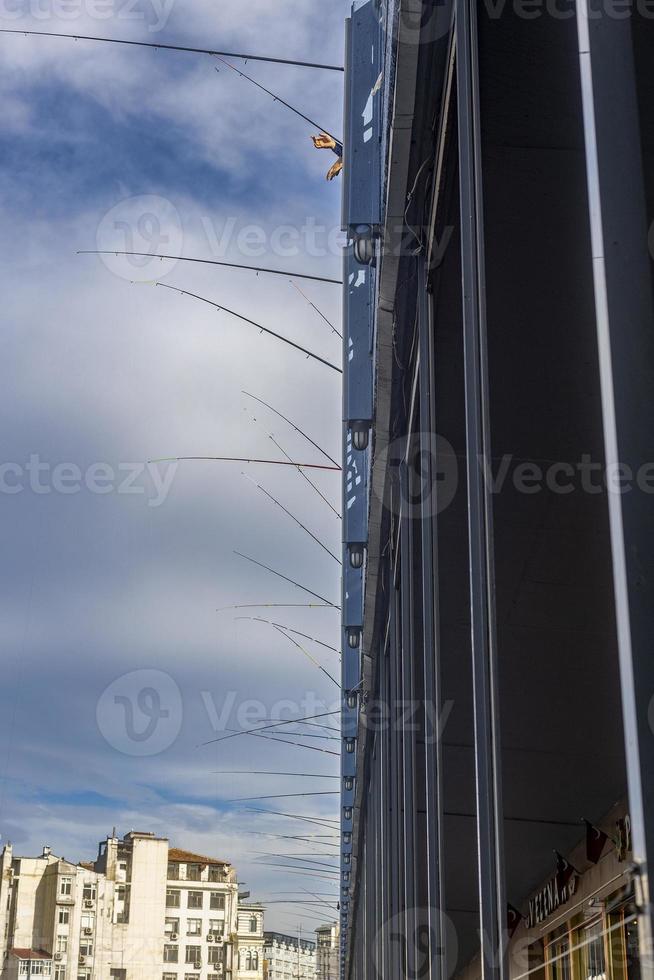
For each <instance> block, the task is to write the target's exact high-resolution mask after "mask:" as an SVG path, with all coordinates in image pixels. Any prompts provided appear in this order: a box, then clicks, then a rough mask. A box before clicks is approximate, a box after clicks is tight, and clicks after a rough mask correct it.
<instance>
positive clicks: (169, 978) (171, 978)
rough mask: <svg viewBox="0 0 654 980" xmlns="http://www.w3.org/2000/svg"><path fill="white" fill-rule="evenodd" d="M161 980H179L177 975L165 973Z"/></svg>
mask: <svg viewBox="0 0 654 980" xmlns="http://www.w3.org/2000/svg"><path fill="white" fill-rule="evenodd" d="M161 980H177V974H176V973H164V974H163V976H162V978H161Z"/></svg>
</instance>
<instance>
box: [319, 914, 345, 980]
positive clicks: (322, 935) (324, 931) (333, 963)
mask: <svg viewBox="0 0 654 980" xmlns="http://www.w3.org/2000/svg"><path fill="white" fill-rule="evenodd" d="M339 946H340V929H339V926H338V922H328V923H326V924H325V925H324V926H318V928H317V929H316V980H338V973H339V960H340V955H339Z"/></svg>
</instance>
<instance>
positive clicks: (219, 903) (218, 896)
mask: <svg viewBox="0 0 654 980" xmlns="http://www.w3.org/2000/svg"><path fill="white" fill-rule="evenodd" d="M209 908H212V909H224V908H225V896H224V895H223V894H222V892H211V895H210V896H209Z"/></svg>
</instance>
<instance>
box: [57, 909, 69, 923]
mask: <svg viewBox="0 0 654 980" xmlns="http://www.w3.org/2000/svg"><path fill="white" fill-rule="evenodd" d="M58 919H59V925H60V926H65V925H68V923H69V922H70V909H59V915H58Z"/></svg>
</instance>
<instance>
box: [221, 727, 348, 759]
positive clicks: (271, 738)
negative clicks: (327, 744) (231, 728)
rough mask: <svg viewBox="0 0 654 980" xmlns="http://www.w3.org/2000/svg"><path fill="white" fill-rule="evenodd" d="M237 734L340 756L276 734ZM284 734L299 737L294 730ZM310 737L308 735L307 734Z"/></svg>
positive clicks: (328, 750)
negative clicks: (290, 740)
mask: <svg viewBox="0 0 654 980" xmlns="http://www.w3.org/2000/svg"><path fill="white" fill-rule="evenodd" d="M235 734H237V735H251V736H252V737H253V738H265V739H267V741H269V742H280V743H281V744H282V745H293V746H294V747H295V748H297V749H311V750H312V751H313V752H322V753H323V754H324V755H333V756H336V757H337V758H339V757H340V753H339V752H332V750H331V749H322V748H320V746H319V745H307V744H306V743H305V742H289V741H288V739H286V738H279V737H277V736H276V735H259V734H258V733H257V732H236V733H235ZM284 734H287V735H289V737H292V736H295V737H300V736H299V735H298V734H297V733H295V732H285V733H284ZM309 737H310V736H309ZM216 741H217V742H220V741H222V739H219V738H218V739H216Z"/></svg>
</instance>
